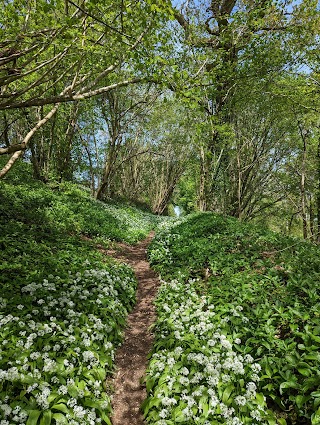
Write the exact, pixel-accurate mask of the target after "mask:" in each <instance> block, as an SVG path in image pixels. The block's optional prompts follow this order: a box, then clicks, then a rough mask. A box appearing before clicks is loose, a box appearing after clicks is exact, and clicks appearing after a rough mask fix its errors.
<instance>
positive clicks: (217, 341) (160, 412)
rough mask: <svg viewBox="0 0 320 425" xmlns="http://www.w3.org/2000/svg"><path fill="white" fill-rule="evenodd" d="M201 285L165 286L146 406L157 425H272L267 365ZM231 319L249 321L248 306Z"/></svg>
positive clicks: (236, 310) (232, 312)
mask: <svg viewBox="0 0 320 425" xmlns="http://www.w3.org/2000/svg"><path fill="white" fill-rule="evenodd" d="M197 283H198V282H197V281H195V280H189V281H188V282H187V283H182V282H179V281H178V280H175V281H172V282H169V283H163V285H162V287H161V289H160V291H159V295H158V299H157V306H158V321H157V324H156V327H155V330H156V335H157V337H156V338H157V340H156V343H155V347H154V351H155V353H154V354H153V356H152V357H151V360H150V364H149V370H148V376H147V390H148V399H147V400H146V402H145V404H144V409H145V415H146V419H147V421H148V422H149V423H151V424H156V425H173V424H176V423H181V424H190V425H191V424H202V425H212V424H226V425H241V424H251V425H257V424H261V425H262V424H266V423H268V422H267V420H268V417H269V413H268V412H267V411H266V403H265V399H264V397H263V395H262V394H260V393H258V392H257V382H258V381H259V379H260V377H259V373H260V370H261V367H260V365H259V363H258V362H257V361H256V360H255V359H253V358H252V356H251V355H250V354H246V355H242V354H239V352H238V350H237V346H239V345H241V344H243V343H245V342H242V341H241V340H240V339H239V338H235V337H234V336H233V335H232V334H231V333H230V332H229V333H228V332H227V331H226V327H225V326H224V324H225V323H227V321H228V320H223V319H221V317H219V315H217V314H216V311H215V307H214V305H212V304H211V302H210V299H208V298H207V297H204V296H202V295H201V294H199V291H198V290H197ZM230 315H231V316H232V315H236V316H237V317H241V318H242V320H243V322H244V323H245V322H246V321H247V320H248V319H247V318H246V317H245V316H244V315H243V314H242V307H241V306H236V308H234V307H232V308H230Z"/></svg>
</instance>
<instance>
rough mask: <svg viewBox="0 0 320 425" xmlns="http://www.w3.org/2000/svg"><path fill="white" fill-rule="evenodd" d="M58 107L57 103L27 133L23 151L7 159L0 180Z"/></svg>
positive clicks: (0, 173)
mask: <svg viewBox="0 0 320 425" xmlns="http://www.w3.org/2000/svg"><path fill="white" fill-rule="evenodd" d="M59 106H60V103H57V104H56V105H55V106H54V107H53V108H52V109H51V111H50V112H49V113H48V114H47V115H46V116H45V117H44V118H43V119H42V120H40V121H38V122H37V124H36V125H35V126H34V127H33V128H32V129H31V130H30V131H29V133H28V134H27V135H26V137H25V138H24V139H23V141H22V143H21V145H22V146H23V148H24V149H23V150H19V151H17V152H15V153H14V154H13V155H12V157H11V158H10V159H9V161H8V162H7V164H6V165H5V166H4V167H3V168H2V170H0V178H2V177H4V176H5V175H6V174H7V173H8V171H9V170H10V169H11V167H12V166H13V164H14V163H15V162H16V161H17V160H18V159H19V158H20V157H21V156H22V154H23V152H24V150H25V148H26V147H27V144H28V143H29V142H30V140H31V138H32V137H33V136H34V134H35V133H36V132H37V130H38V129H39V128H41V127H42V126H43V125H44V124H45V123H46V122H47V121H49V120H50V119H51V118H52V117H53V116H54V114H55V113H56V112H57V110H58V108H59Z"/></svg>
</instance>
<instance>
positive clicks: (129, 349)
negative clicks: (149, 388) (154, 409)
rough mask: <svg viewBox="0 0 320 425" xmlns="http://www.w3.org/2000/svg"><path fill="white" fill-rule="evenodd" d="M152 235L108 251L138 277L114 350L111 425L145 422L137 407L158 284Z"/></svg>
mask: <svg viewBox="0 0 320 425" xmlns="http://www.w3.org/2000/svg"><path fill="white" fill-rule="evenodd" d="M152 237H153V234H152V233H151V234H150V235H149V237H148V238H147V239H145V240H144V241H142V242H140V243H139V244H138V245H135V246H128V245H125V244H118V245H117V248H116V250H109V251H108V255H111V256H112V257H114V258H116V259H118V260H121V261H123V262H125V263H127V264H129V265H130V266H131V267H132V268H133V269H134V271H135V274H136V277H137V280H138V288H137V303H136V305H135V307H134V309H133V311H132V312H131V313H130V314H129V315H128V319H127V327H126V329H125V334H124V341H123V344H122V346H121V347H119V349H118V350H117V352H116V358H115V365H116V373H115V377H114V381H113V386H114V395H113V398H112V407H113V416H112V424H113V425H143V424H144V423H145V422H144V420H143V415H142V412H141V411H140V406H141V404H142V402H143V401H144V399H145V398H146V389H145V386H144V376H145V373H146V367H147V355H148V353H149V352H150V351H151V348H152V343H153V335H152V333H151V331H150V326H151V325H152V324H153V323H154V322H155V320H156V311H155V306H154V304H153V301H154V298H155V296H156V294H157V290H158V287H159V285H160V282H159V279H158V278H157V276H156V274H155V273H154V272H153V271H152V270H151V268H150V266H149V263H148V261H147V256H146V248H147V246H148V245H149V243H150V241H151V240H152Z"/></svg>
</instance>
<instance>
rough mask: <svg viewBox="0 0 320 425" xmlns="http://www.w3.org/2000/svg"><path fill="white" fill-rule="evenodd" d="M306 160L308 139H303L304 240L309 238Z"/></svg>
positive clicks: (301, 185) (302, 211)
mask: <svg viewBox="0 0 320 425" xmlns="http://www.w3.org/2000/svg"><path fill="white" fill-rule="evenodd" d="M306 160H307V143H306V138H305V137H303V152H302V163H301V180H300V194H301V216H302V231H303V237H304V239H307V238H308V222H307V211H306V187H305V183H306Z"/></svg>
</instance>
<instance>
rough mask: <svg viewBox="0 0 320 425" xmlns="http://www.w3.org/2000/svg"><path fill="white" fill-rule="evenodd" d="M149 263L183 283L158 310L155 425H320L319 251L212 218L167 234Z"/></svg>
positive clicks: (152, 402) (163, 294) (152, 376)
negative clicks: (223, 424) (250, 391)
mask: <svg viewBox="0 0 320 425" xmlns="http://www.w3.org/2000/svg"><path fill="white" fill-rule="evenodd" d="M150 260H151V262H152V264H153V267H154V268H155V270H157V271H158V272H160V274H161V276H162V277H163V278H165V279H166V280H172V279H174V280H175V281H174V282H172V283H169V284H166V285H165V286H164V288H163V289H162V290H161V291H160V294H159V298H158V301H157V305H158V314H159V319H158V322H157V325H156V331H157V337H156V343H155V353H154V355H153V356H152V358H151V362H150V372H149V376H148V378H147V388H148V392H149V397H148V400H147V402H146V404H145V412H146V414H147V419H148V421H149V422H150V423H157V424H159V425H160V424H162V423H163V424H173V423H176V422H179V423H185V424H191V423H200V424H209V423H210V424H212V423H217V424H218V423H228V424H229V423H230V424H240V423H245V424H247V423H248V424H249V423H257V421H258V416H260V418H261V420H262V421H263V423H269V424H275V423H277V424H281V425H282V424H286V423H287V424H310V423H312V424H318V423H320V408H319V406H320V392H319V385H320V373H319V361H320V357H319V348H320V315H319V307H320V291H319V277H320V276H319V273H320V257H319V249H318V247H316V246H313V245H312V244H310V243H308V242H304V241H301V240H299V239H293V238H291V239H290V238H286V237H283V236H281V235H278V234H275V233H272V232H269V231H266V230H264V229H262V228H256V227H253V226H252V225H248V224H243V223H240V222H238V221H237V220H234V219H231V218H226V217H222V216H217V215H214V214H209V213H207V214H195V215H192V216H190V217H188V218H186V219H184V220H180V221H178V222H177V223H176V224H174V225H173V226H172V227H171V228H169V229H166V230H163V231H162V232H160V233H159V234H158V235H157V237H156V238H155V240H154V242H153V244H152V246H151V249H150ZM248 356H249V357H248ZM228 360H229V361H228ZM248 360H249V361H248ZM250 362H251V363H250ZM253 365H255V366H253ZM260 369H261V370H260ZM253 372H254V373H253ZM183 376H184V377H183ZM182 378H183V379H182ZM185 378H188V379H185ZM249 382H251V384H250V383H249ZM248 386H249V387H251V388H252V389H253V390H254V391H252V394H251V395H249V396H248V394H247V391H248ZM243 397H244V398H243ZM167 398H168V399H167ZM228 409H229V410H228ZM257 412H259V413H257ZM257 415H258V416H257ZM161 418H163V419H162V420H161ZM237 418H238V419H237ZM157 420H158V422H157ZM206 421H207V422H206ZM259 423H261V422H259Z"/></svg>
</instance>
